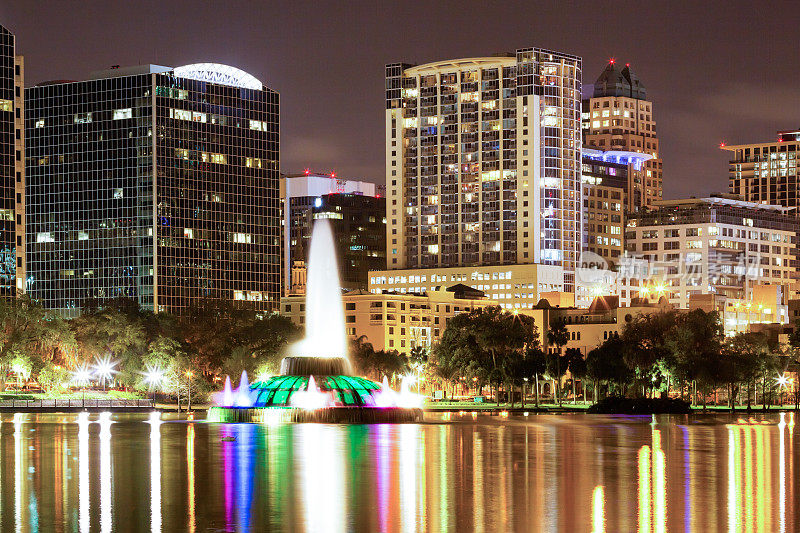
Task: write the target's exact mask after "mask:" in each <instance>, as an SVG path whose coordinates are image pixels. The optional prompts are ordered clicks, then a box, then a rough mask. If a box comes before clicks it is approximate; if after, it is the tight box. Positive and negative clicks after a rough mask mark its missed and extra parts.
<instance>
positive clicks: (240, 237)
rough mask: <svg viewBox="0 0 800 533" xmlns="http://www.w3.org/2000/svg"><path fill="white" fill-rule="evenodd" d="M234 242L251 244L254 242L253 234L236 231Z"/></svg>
mask: <svg viewBox="0 0 800 533" xmlns="http://www.w3.org/2000/svg"><path fill="white" fill-rule="evenodd" d="M233 242H238V243H241V244H251V243H252V242H253V236H252V235H250V234H249V233H234V234H233Z"/></svg>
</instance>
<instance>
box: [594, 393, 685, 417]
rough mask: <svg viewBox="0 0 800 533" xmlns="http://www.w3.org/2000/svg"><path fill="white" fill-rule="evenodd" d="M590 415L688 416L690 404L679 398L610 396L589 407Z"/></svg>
mask: <svg viewBox="0 0 800 533" xmlns="http://www.w3.org/2000/svg"><path fill="white" fill-rule="evenodd" d="M587 412H588V413H602V414H628V415H650V414H660V413H673V414H687V413H689V412H690V404H689V402H686V401H683V400H680V399H677V398H674V399H673V398H624V397H622V396H609V397H608V398H605V399H603V400H600V401H599V402H597V403H596V404H595V405H593V406H591V407H589V409H588V410H587Z"/></svg>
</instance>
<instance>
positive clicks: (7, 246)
mask: <svg viewBox="0 0 800 533" xmlns="http://www.w3.org/2000/svg"><path fill="white" fill-rule="evenodd" d="M20 79H21V74H20V72H19V65H17V64H16V62H15V49H14V35H13V34H12V33H10V32H9V31H8V30H6V29H5V28H3V27H2V26H0V297H13V296H15V295H16V292H17V291H16V257H15V256H16V249H17V238H16V233H15V215H16V214H17V211H18V209H17V206H16V201H17V200H16V192H17V191H16V180H17V179H18V178H19V179H21V175H20V174H18V173H19V172H20V169H19V167H20V166H21V164H22V162H21V159H22V151H21V128H17V125H18V123H19V121H20V117H21V109H20V106H19V101H20V98H19V97H18V96H17V95H16V92H17V91H19V90H21V88H20V86H21V82H20ZM22 200H23V199H22V197H21V196H20V199H19V201H20V207H21V206H22V205H23V204H22ZM20 214H21V213H20ZM20 222H21V220H20ZM21 244H22V243H21V242H20V245H21ZM20 266H21V265H20Z"/></svg>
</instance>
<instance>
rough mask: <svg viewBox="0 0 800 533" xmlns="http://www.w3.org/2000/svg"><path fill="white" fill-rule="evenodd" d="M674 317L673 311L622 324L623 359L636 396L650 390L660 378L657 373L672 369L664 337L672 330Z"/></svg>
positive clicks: (669, 351)
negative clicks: (661, 370) (634, 385)
mask: <svg viewBox="0 0 800 533" xmlns="http://www.w3.org/2000/svg"><path fill="white" fill-rule="evenodd" d="M677 315H678V313H677V312H676V311H665V312H659V313H652V314H640V315H638V316H636V317H635V318H634V319H633V320H632V321H630V322H628V323H627V324H625V327H624V328H623V330H622V346H623V349H624V359H625V363H626V364H627V365H628V367H629V368H630V369H631V370H632V371H633V377H634V379H635V380H636V381H637V385H638V386H637V387H636V388H635V389H634V391H635V393H636V394H638V393H639V392H642V393H644V392H645V391H647V390H649V389H652V388H653V385H654V384H655V383H657V382H658V381H659V379H660V378H661V377H662V376H661V372H660V369H661V368H662V367H670V366H672V361H671V355H672V352H671V350H670V349H669V347H668V346H667V335H668V334H669V332H670V331H671V330H672V328H673V327H674V326H675V323H676V317H677ZM662 363H663V364H662Z"/></svg>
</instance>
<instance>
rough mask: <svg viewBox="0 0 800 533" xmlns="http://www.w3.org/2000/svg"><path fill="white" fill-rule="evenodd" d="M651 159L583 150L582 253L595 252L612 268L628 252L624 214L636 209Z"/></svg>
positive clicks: (590, 148) (648, 157) (623, 153)
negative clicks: (639, 187)
mask: <svg viewBox="0 0 800 533" xmlns="http://www.w3.org/2000/svg"><path fill="white" fill-rule="evenodd" d="M652 157H653V156H651V155H649V154H643V153H639V152H626V151H620V150H599V149H596V148H592V147H587V146H584V147H583V172H582V175H581V181H582V183H583V235H584V239H583V250H586V251H589V252H593V253H596V254H597V255H599V256H601V257H602V258H603V259H604V260H605V261H607V262H608V263H609V265H610V266H613V265H615V264H616V263H617V262H618V261H619V258H620V257H621V256H622V254H623V252H624V251H625V243H624V240H623V237H624V234H625V213H626V212H632V211H635V209H636V205H635V204H634V202H633V198H634V197H635V195H636V190H637V182H638V181H639V180H641V179H642V175H643V172H644V165H643V163H645V162H646V161H648V160H650V159H652ZM579 281H580V280H579ZM579 285H580V283H579Z"/></svg>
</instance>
